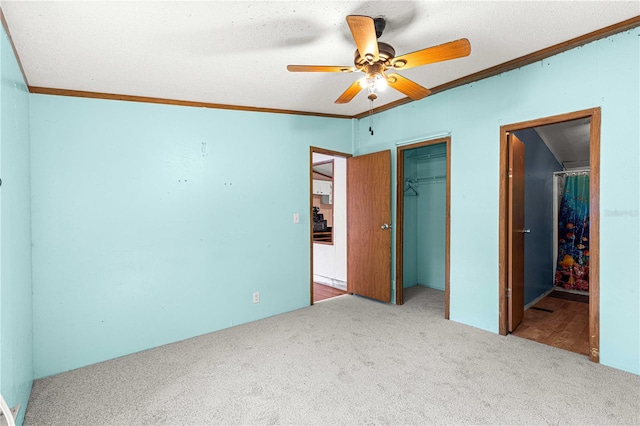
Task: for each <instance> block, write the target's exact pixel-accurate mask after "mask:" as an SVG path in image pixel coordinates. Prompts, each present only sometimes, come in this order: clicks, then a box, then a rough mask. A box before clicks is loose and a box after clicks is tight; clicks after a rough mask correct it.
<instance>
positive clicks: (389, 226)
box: [380, 223, 391, 229]
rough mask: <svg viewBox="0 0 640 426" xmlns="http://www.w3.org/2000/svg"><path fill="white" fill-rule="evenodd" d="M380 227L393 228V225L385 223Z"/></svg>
mask: <svg viewBox="0 0 640 426" xmlns="http://www.w3.org/2000/svg"><path fill="white" fill-rule="evenodd" d="M380 229H391V225H389V224H388V223H383V224H382V226H381V227H380Z"/></svg>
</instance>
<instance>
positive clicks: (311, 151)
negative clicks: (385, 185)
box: [308, 146, 353, 305]
mask: <svg viewBox="0 0 640 426" xmlns="http://www.w3.org/2000/svg"><path fill="white" fill-rule="evenodd" d="M314 153H316V154H324V155H331V156H333V157H343V158H345V159H346V158H349V157H353V155H352V154H347V153H345V152H340V151H332V150H330V149H325V148H318V147H316V146H310V147H309V210H308V211H309V256H310V261H309V281H310V282H309V288H310V290H309V305H313V210H312V207H313V154H314ZM345 186H346V183H345ZM345 208H346V207H345ZM348 268H349V264H348V263H347V269H348ZM347 285H349V283H347Z"/></svg>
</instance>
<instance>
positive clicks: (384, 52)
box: [353, 42, 396, 71]
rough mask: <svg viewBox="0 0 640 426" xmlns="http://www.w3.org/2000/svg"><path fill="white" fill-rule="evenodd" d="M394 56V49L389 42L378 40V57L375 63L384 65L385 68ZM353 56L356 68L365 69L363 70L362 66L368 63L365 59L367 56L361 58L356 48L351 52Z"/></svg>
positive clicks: (389, 64)
mask: <svg viewBox="0 0 640 426" xmlns="http://www.w3.org/2000/svg"><path fill="white" fill-rule="evenodd" d="M395 56H396V51H395V49H394V48H393V47H392V46H391V45H390V44H387V43H382V42H378V58H379V59H378V60H377V61H376V62H375V63H376V64H381V65H384V66H385V68H388V67H390V66H391V60H392V59H393V58H394V57H395ZM353 57H354V59H353V63H354V65H355V66H356V68H357V69H359V70H361V71H365V70H363V68H364V66H365V65H369V61H368V60H367V58H363V57H362V56H361V55H360V52H358V50H357V49H356V51H355V53H354V54H353Z"/></svg>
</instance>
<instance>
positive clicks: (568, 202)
mask: <svg viewBox="0 0 640 426" xmlns="http://www.w3.org/2000/svg"><path fill="white" fill-rule="evenodd" d="M599 137H600V110H599V109H592V110H586V111H579V112H576V113H571V114H565V115H560V116H556V117H549V118H545V119H541V120H535V121H531V122H526V123H518V124H513V125H509V126H503V127H502V128H501V190H500V206H501V207H500V291H499V293H500V334H507V333H509V332H510V333H512V334H513V335H515V336H519V337H522V338H526V339H530V340H535V341H537V342H540V343H544V344H547V345H550V346H554V347H558V348H561V349H565V350H570V351H572V352H576V353H580V354H583V355H585V356H589V357H590V358H591V359H592V360H593V361H596V362H597V361H598V357H599V350H598V348H599V324H598V323H599V318H598V305H599V280H598V259H599V249H598V240H599V239H598V236H599V235H598V229H599V206H598V200H599V193H598V191H599V183H598V182H599V172H600V170H599ZM518 157H522V158H521V159H520V161H519V160H518Z"/></svg>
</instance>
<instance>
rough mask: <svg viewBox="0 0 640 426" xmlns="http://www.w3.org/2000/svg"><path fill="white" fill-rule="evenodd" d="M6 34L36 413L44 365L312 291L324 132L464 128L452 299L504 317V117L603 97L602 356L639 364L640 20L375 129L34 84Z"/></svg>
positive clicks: (474, 318) (364, 145)
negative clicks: (312, 168) (39, 90)
mask: <svg viewBox="0 0 640 426" xmlns="http://www.w3.org/2000/svg"><path fill="white" fill-rule="evenodd" d="M0 48H1V49H2V50H1V53H2V54H1V60H2V62H1V73H2V88H1V90H0V104H1V106H2V111H1V113H2V114H1V119H0V126H1V127H0V176H1V177H2V179H3V181H4V183H3V186H2V188H1V189H0V233H1V234H0V235H1V237H0V328H1V331H2V336H1V340H2V342H1V343H2V347H1V350H0V386H1V389H0V390H1V392H2V394H3V395H4V396H5V397H6V398H7V399H8V402H9V404H10V405H15V404H17V403H20V404H22V405H23V411H22V414H24V407H26V402H27V398H28V395H29V390H30V386H31V380H32V378H33V377H44V376H47V375H50V374H55V373H58V372H62V371H65V370H69V369H73V368H77V367H81V366H83V365H87V364H91V363H94V362H98V361H102V360H106V359H109V358H113V357H117V356H120V355H124V354H127V353H131V352H135V351H139V350H143V349H146V348H150V347H154V346H157V345H161V344H164V343H169V342H173V341H176V340H180V339H184V338H188V337H191V336H195V335H199V334H202V333H206V332H210V331H214V330H218V329H221V328H224V327H229V326H232V325H236V324H240V323H243V322H247V321H251V320H255V319H259V318H264V317H267V316H270V315H275V314H278V313H281V312H284V311H287V310H292V309H296V308H300V307H303V306H307V305H308V303H309V286H308V280H309V254H310V253H309V233H308V220H309V216H308V214H305V213H306V212H309V208H310V206H309V195H308V194H309V177H308V164H309V146H310V145H314V146H318V147H324V148H328V149H334V150H338V151H343V152H354V151H355V153H356V154H364V153H368V152H374V151H379V150H382V149H391V150H392V156H394V157H393V164H394V165H393V166H392V172H393V176H395V172H396V171H395V148H396V144H397V143H404V142H407V141H410V140H415V141H418V140H426V139H431V138H435V137H441V136H443V135H445V134H450V135H451V175H450V179H451V191H452V193H451V265H452V268H451V319H452V320H455V321H458V322H462V323H466V324H469V325H472V326H475V327H479V328H483V329H486V330H490V331H493V332H497V330H498V199H499V192H498V189H499V171H498V164H499V141H498V138H499V127H500V125H503V124H509V123H515V122H520V121H525V120H532V119H536V118H540V117H545V116H550V115H555V114H561V113H566V112H570V111H576V110H581V109H585V108H592V107H598V106H599V107H601V108H602V130H601V136H602V138H601V139H602V141H601V142H602V146H601V176H600V180H601V187H600V202H601V205H600V211H601V232H600V252H601V263H600V269H601V271H600V272H601V273H600V282H601V289H600V300H601V306H600V333H601V334H600V336H601V341H600V350H601V352H600V359H601V362H602V363H603V364H605V365H609V366H612V367H615V368H619V369H623V370H627V371H631V372H634V373H636V374H640V318H638V316H639V312H640V294H639V287H640V284H639V281H640V277H639V271H638V268H637V259H638V258H639V257H640V253H639V246H638V241H639V240H640V238H639V237H640V235H639V220H638V216H639V210H640V200H639V194H638V192H637V191H633V190H629V189H630V188H638V185H639V173H640V172H639V168H640V167H639V164H638V163H639V161H638V159H639V157H640V156H639V148H638V147H639V145H640V128H639V126H638V116H640V107H639V105H638V93H640V83H639V78H638V76H639V75H640V53H639V52H640V30H639V29H634V30H631V31H626V32H624V33H621V34H618V35H616V36H613V37H609V38H606V39H603V40H600V41H597V42H593V43H590V44H588V45H585V46H582V47H580V48H576V49H573V50H571V51H568V52H565V53H563V54H560V55H557V56H554V57H552V58H548V59H545V60H544V61H540V62H538V63H535V64H532V65H529V66H526V67H523V68H521V69H518V70H514V71H511V72H508V73H504V74H502V75H499V76H496V77H493V78H489V79H486V80H482V81H479V82H476V83H473V84H469V85H466V86H463V87H459V88H456V89H452V90H449V91H447V92H443V93H439V94H436V95H433V96H430V97H428V98H426V99H424V100H423V101H420V102H413V103H411V104H407V105H404V106H401V107H398V108H395V109H392V110H389V111H385V112H383V113H380V114H376V115H375V116H374V117H373V120H374V130H375V135H374V136H371V135H370V134H369V132H368V125H369V123H368V119H364V120H360V121H356V122H355V124H354V123H352V122H351V121H350V120H339V119H328V118H317V117H302V116H289V115H278V114H264V113H252V112H238V111H223V110H210V109H200V108H186V107H177V106H168V105H152V104H142V103H132V102H119V101H106V100H93V99H79V98H67V97H56V96H46V95H27V93H26V89H25V87H24V82H23V81H22V79H21V77H20V74H19V71H18V67H17V64H16V61H15V58H14V57H13V54H12V52H11V50H10V46H9V44H8V42H7V38H6V35H5V34H4V33H3V36H2V40H1V46H0ZM507 94H509V95H507ZM29 114H30V116H29ZM29 117H30V118H29ZM29 122H30V126H29V125H28V123H29ZM352 126H353V127H352ZM29 132H30V133H29ZM29 144H31V147H30V148H29ZM29 149H31V163H29ZM30 169H31V175H29V170H30ZM29 179H31V186H29ZM623 179H624V183H621V182H622V180H623ZM30 191H31V194H29V192H30ZM392 191H395V182H392ZM394 196H395V194H394ZM30 197H31V201H30ZM30 203H31V206H30V205H29V204H30ZM392 205H393V204H392ZM29 209H31V224H30V223H29V217H30V215H29ZM293 213H300V218H301V223H300V224H299V225H295V224H293V221H292V214H293ZM394 215H395V212H394ZM30 226H31V229H30ZM394 229H395V228H394ZM30 234H31V235H30ZM622 235H623V236H624V238H621V237H620V236H622ZM30 240H32V241H33V248H32V250H31V251H30V250H29V242H30ZM392 241H395V239H393V240H392ZM31 255H32V256H33V260H31V258H30V256H31ZM32 261H33V286H32V284H31V283H32V281H31V269H32V268H31V262H32ZM456 265H458V266H456ZM628 265H634V267H629V266H628ZM32 290H33V296H32V297H31V296H30V295H31V292H32ZM254 291H260V293H261V302H260V303H259V304H257V305H254V304H252V303H251V295H252V293H253V292H254ZM32 306H33V307H32ZM32 318H33V323H32ZM32 330H33V344H32ZM32 349H33V361H32V358H31V357H32ZM34 370H35V371H34Z"/></svg>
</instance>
